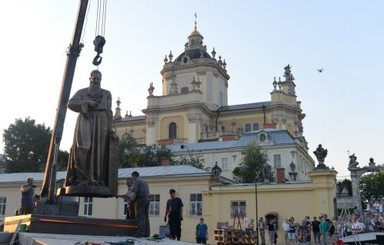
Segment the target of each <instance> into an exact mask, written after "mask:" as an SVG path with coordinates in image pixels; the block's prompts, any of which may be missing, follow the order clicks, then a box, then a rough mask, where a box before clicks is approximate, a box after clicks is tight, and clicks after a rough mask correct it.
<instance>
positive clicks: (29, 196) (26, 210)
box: [19, 178, 36, 214]
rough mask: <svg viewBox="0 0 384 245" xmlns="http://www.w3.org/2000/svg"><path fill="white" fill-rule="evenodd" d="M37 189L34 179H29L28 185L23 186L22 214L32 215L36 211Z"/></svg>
mask: <svg viewBox="0 0 384 245" xmlns="http://www.w3.org/2000/svg"><path fill="white" fill-rule="evenodd" d="M35 189H36V186H35V185H34V184H33V178H28V179H27V184H25V185H23V186H21V189H20V191H21V205H20V212H19V213H20V214H31V213H33V211H34V209H35Z"/></svg>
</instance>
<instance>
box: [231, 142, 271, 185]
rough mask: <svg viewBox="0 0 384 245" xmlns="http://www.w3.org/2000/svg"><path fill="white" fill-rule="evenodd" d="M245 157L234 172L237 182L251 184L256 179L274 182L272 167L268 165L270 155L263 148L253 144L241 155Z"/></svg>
mask: <svg viewBox="0 0 384 245" xmlns="http://www.w3.org/2000/svg"><path fill="white" fill-rule="evenodd" d="M241 154H242V155H244V157H243V158H242V162H241V163H240V164H239V166H238V167H236V168H235V169H234V170H233V172H232V173H233V175H234V178H235V180H237V181H239V182H242V183H251V182H254V181H255V180H256V177H257V178H259V179H261V178H263V179H268V180H269V181H273V180H274V178H273V175H272V172H271V166H270V165H268V163H267V162H268V155H267V153H266V152H265V151H263V150H262V148H261V147H260V146H259V145H258V144H257V143H256V142H253V143H251V144H249V145H248V146H247V147H245V149H244V150H243V151H242V153H241Z"/></svg>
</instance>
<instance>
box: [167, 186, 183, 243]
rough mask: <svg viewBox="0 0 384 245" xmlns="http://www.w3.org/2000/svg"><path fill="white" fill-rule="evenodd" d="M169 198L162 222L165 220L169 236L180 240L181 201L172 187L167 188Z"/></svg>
mask: <svg viewBox="0 0 384 245" xmlns="http://www.w3.org/2000/svg"><path fill="white" fill-rule="evenodd" d="M169 195H170V197H171V198H169V199H168V201H167V206H166V208H165V217H164V222H167V217H168V224H169V227H170V231H171V238H172V239H177V240H178V241H180V237H181V221H182V220H183V206H184V205H183V202H182V201H181V199H180V198H179V197H176V191H175V190H174V189H170V190H169Z"/></svg>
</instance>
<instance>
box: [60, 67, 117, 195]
mask: <svg viewBox="0 0 384 245" xmlns="http://www.w3.org/2000/svg"><path fill="white" fill-rule="evenodd" d="M101 77H102V75H101V72H100V71H98V70H94V71H92V72H91V75H90V78H89V81H90V86H89V87H88V88H83V89H80V90H79V91H77V92H76V93H75V95H74V96H73V97H72V98H71V99H70V100H69V102H68V108H69V109H71V110H72V111H75V112H78V113H79V115H78V118H77V122H76V128H75V133H74V138H73V145H72V148H71V151H70V155H69V159H68V170H67V176H66V186H71V187H73V186H83V187H84V186H93V187H98V188H99V187H105V188H109V187H112V189H113V191H112V193H108V191H106V192H103V193H104V194H106V195H109V194H111V195H113V194H116V193H115V189H116V187H115V186H111V185H114V184H111V183H114V182H115V180H112V179H111V178H113V177H111V176H116V175H117V159H116V158H117V151H115V150H116V149H117V147H111V145H112V144H114V145H115V146H116V145H117V141H118V137H117V135H116V133H115V132H114V130H113V127H112V110H111V106H112V95H111V93H110V92H109V91H108V90H105V89H102V88H101V87H100V83H101ZM111 149H112V150H111ZM113 149H114V150H113ZM111 158H114V159H116V161H111ZM111 181H112V182H111ZM83 189H84V188H83ZM94 189H95V190H96V188H94ZM116 190H117V189H116ZM72 191H73V188H72ZM69 192H71V190H70V191H69ZM75 192H77V191H75ZM84 192H87V190H86V189H85V190H84ZM96 192H97V191H96ZM70 194H72V193H70ZM85 194H91V193H85Z"/></svg>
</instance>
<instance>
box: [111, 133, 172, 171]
mask: <svg viewBox="0 0 384 245" xmlns="http://www.w3.org/2000/svg"><path fill="white" fill-rule="evenodd" d="M171 156H172V154H171V151H170V150H169V149H168V148H166V147H165V146H157V145H152V146H147V145H142V146H139V145H138V144H137V143H136V140H135V139H134V138H133V137H132V136H131V135H129V134H128V135H126V136H125V137H123V138H122V139H121V140H120V141H119V162H120V167H123V168H131V167H149V166H159V165H161V161H162V160H163V159H171Z"/></svg>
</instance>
